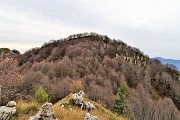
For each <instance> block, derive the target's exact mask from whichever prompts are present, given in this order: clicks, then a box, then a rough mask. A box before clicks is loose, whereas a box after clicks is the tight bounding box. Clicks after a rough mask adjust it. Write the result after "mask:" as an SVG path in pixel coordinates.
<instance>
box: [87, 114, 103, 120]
mask: <svg viewBox="0 0 180 120" xmlns="http://www.w3.org/2000/svg"><path fill="white" fill-rule="evenodd" d="M84 120H100V119H99V118H98V117H97V116H94V115H91V114H90V113H86V115H85V118H84Z"/></svg>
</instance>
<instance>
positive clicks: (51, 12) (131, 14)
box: [0, 0, 180, 59]
mask: <svg viewBox="0 0 180 120" xmlns="http://www.w3.org/2000/svg"><path fill="white" fill-rule="evenodd" d="M179 6H180V1H179V0H0V47H9V48H10V49H18V50H20V51H21V52H24V51H26V50H28V49H30V48H33V47H40V46H41V45H42V44H43V43H45V42H48V41H49V40H52V39H59V38H64V37H68V36H69V35H70V34H74V33H81V32H96V33H99V34H103V35H108V36H109V37H110V38H115V39H121V40H122V41H124V42H126V43H127V44H129V45H130V46H133V47H137V48H139V49H140V50H141V51H143V52H144V53H145V54H147V55H149V56H150V57H155V56H161V57H164V58H172V59H180V55H179V54H178V52H179V51H180V47H179V45H180V22H179V21H180V7H179Z"/></svg>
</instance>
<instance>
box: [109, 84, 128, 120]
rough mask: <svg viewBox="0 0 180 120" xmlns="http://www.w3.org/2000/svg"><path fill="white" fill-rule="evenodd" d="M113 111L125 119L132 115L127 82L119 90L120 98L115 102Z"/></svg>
mask: <svg viewBox="0 0 180 120" xmlns="http://www.w3.org/2000/svg"><path fill="white" fill-rule="evenodd" d="M112 111H113V112H115V113H117V114H118V115H122V116H124V117H128V116H129V114H130V109H129V88H128V86H127V84H126V82H123V83H122V85H121V86H120V88H119V90H118V97H117V99H116V100H115V104H114V106H113V108H112Z"/></svg>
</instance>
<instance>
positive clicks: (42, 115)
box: [29, 102, 56, 120]
mask: <svg viewBox="0 0 180 120" xmlns="http://www.w3.org/2000/svg"><path fill="white" fill-rule="evenodd" d="M29 120H56V119H55V117H54V112H53V107H52V103H49V102H46V103H44V104H43V105H42V107H41V109H40V110H39V112H38V113H37V114H36V115H35V116H32V117H30V118H29Z"/></svg>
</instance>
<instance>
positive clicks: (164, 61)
mask: <svg viewBox="0 0 180 120" xmlns="http://www.w3.org/2000/svg"><path fill="white" fill-rule="evenodd" d="M155 59H158V60H159V61H161V63H162V64H167V63H168V64H172V65H174V66H175V67H176V68H177V70H180V60H174V59H165V58H162V57H155Z"/></svg>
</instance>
